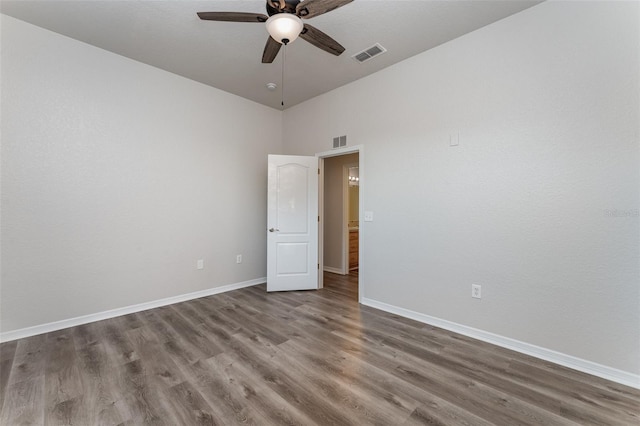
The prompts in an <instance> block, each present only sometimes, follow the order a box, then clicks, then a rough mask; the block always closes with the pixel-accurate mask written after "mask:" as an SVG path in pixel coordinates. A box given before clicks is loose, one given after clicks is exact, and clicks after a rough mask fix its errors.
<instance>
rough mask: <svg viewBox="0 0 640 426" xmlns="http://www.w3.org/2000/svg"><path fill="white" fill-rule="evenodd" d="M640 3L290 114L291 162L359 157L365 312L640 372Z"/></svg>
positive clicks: (457, 56) (445, 57)
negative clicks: (370, 307) (340, 141)
mask: <svg viewBox="0 0 640 426" xmlns="http://www.w3.org/2000/svg"><path fill="white" fill-rule="evenodd" d="M639 7H640V5H639V4H638V3H637V2H545V3H542V4H540V5H538V6H535V7H533V8H531V9H527V10H525V11H523V12H521V13H519V14H516V15H514V16H512V17H509V18H507V19H504V20H502V21H499V22H497V23H495V24H492V25H489V26H487V27H484V28H482V29H480V30H478V31H475V32H473V33H471V34H468V35H466V36H463V37H461V38H458V39H456V40H453V41H451V42H449V43H446V44H444V45H441V46H439V47H437V48H435V49H433V50H430V51H428V52H425V53H423V54H420V55H417V56H415V57H413V58H411V59H409V60H406V61H404V62H402V63H399V64H396V65H395V66H392V67H389V68H387V69H385V70H383V71H381V72H378V73H376V74H373V75H371V76H369V77H367V78H364V79H361V80H359V81H356V82H354V83H351V84H349V85H346V86H343V87H341V88H339V89H336V90H334V91H332V92H329V93H327V94H325V95H323V96H320V97H317V98H314V99H312V100H309V101H307V102H305V103H303V104H300V105H298V106H296V107H293V108H290V109H288V110H286V111H285V113H284V114H285V120H284V123H286V124H285V128H284V130H283V131H284V142H285V150H286V151H287V152H288V153H291V154H313V153H316V152H322V151H326V150H328V149H330V143H331V136H332V135H335V134H347V135H348V140H349V143H350V144H351V145H355V144H363V145H364V146H365V150H364V155H363V158H361V160H362V161H363V164H364V168H365V170H366V176H365V177H364V179H365V181H364V184H363V186H361V191H363V193H362V197H363V205H361V207H360V208H361V210H369V211H373V212H374V221H373V222H365V223H361V224H360V225H361V228H360V229H361V241H362V245H363V248H362V251H361V253H362V257H361V259H360V278H361V280H362V282H363V285H364V289H363V293H364V294H363V296H364V297H365V298H368V299H371V300H375V301H379V302H383V303H386V304H389V305H392V306H395V307H400V308H404V309H408V310H411V311H414V312H418V313H422V314H425V315H430V316H433V317H436V318H440V319H444V320H447V321H451V322H454V323H456V324H461V325H464V326H467V327H473V328H475V329H479V330H483V331H487V332H491V333H495V334H497V335H500V336H505V337H509V338H512V339H516V340H517V341H520V342H526V343H528V344H531V345H537V346H539V347H542V348H547V349H551V350H554V351H558V352H560V353H563V354H567V355H572V356H575V357H578V358H580V359H583V360H588V361H592V362H595V363H599V364H601V365H605V366H609V367H612V368H614V369H619V370H624V371H626V372H631V373H634V374H638V373H639V372H640V333H638V329H639V327H640V293H639V287H640V286H639V283H640V273H639V262H638V259H639V258H640V253H639V244H638V236H639V235H640V226H639V218H638V213H637V212H638V208H639V194H640V191H639V182H640V167H638V165H639V161H638V160H639V140H640V135H639V130H638V117H639V116H640V115H639V112H640V108H639V99H638V93H639V92H640V86H639V81H638V80H639V79H638V75H640V68H639V56H638V52H639V49H638V47H639V45H638V44H639V40H640V39H639V31H638V16H639ZM309 129H313V131H311V132H310V131H309ZM458 133H459V135H460V144H459V146H455V147H452V146H449V140H450V136H451V135H457V134H458ZM301 141H304V143H301ZM361 155H362V154H361ZM471 284H481V285H482V291H483V298H482V299H481V300H477V299H472V298H471Z"/></svg>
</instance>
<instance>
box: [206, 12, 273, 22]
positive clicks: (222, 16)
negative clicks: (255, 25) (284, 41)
mask: <svg viewBox="0 0 640 426" xmlns="http://www.w3.org/2000/svg"><path fill="white" fill-rule="evenodd" d="M198 17H200V19H202V20H204V21H228V22H267V19H269V17H268V16H267V15H263V14H262V13H247V12H198Z"/></svg>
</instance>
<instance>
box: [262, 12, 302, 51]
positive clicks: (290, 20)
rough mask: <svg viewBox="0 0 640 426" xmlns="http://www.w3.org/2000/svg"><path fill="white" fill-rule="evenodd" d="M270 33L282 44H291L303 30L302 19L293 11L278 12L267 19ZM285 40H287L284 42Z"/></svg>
mask: <svg viewBox="0 0 640 426" xmlns="http://www.w3.org/2000/svg"><path fill="white" fill-rule="evenodd" d="M266 25H267V31H268V32H269V35H271V37H272V38H273V39H274V40H275V41H277V42H278V43H281V44H283V43H284V44H289V43H291V42H293V41H294V40H295V39H297V38H298V36H299V35H300V33H301V32H302V27H303V23H302V19H300V18H298V17H297V16H296V15H293V14H291V13H278V14H276V15H273V16H271V17H270V18H269V19H267V23H266ZM284 40H287V41H286V42H284Z"/></svg>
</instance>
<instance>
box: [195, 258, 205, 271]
mask: <svg viewBox="0 0 640 426" xmlns="http://www.w3.org/2000/svg"><path fill="white" fill-rule="evenodd" d="M196 268H198V269H204V260H203V259H199V260H198V261H197V262H196Z"/></svg>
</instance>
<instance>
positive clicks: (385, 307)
mask: <svg viewBox="0 0 640 426" xmlns="http://www.w3.org/2000/svg"><path fill="white" fill-rule="evenodd" d="M361 303H362V304H363V305H365V306H369V307H372V308H376V309H380V310H381V311H385V312H389V313H392V314H396V315H400V316H402V317H405V318H409V319H412V320H416V321H419V322H422V323H425V324H429V325H432V326H434V327H439V328H442V329H445V330H449V331H453V332H455V333H459V334H462V335H464V336H468V337H471V338H474V339H478V340H482V341H484V342H487V343H492V344H494V345H497V346H501V347H503V348H506V349H511V350H513V351H516V352H520V353H522V354H525V355H530V356H533V357H535V358H539V359H542V360H545V361H549V362H553V363H555V364H558V365H562V366H564V367H568V368H572V369H574V370H578V371H581V372H583V373H587V374H591V375H593V376H597V377H601V378H603V379H607V380H610V381H612V382H616V383H620V384H622V385H625V386H630V387H633V388H636V389H640V375H637V374H633V373H629V372H627V371H622V370H618V369H616V368H613V367H608V366H606V365H602V364H598V363H595V362H592V361H587V360H585V359H581V358H577V357H574V356H572V355H567V354H563V353H561V352H556V351H553V350H551V349H546V348H542V347H540V346H536V345H532V344H530V343H525V342H521V341H519V340H515V339H511V338H509V337H504V336H500V335H498V334H493V333H489V332H487V331H483V330H479V329H476V328H473V327H468V326H466V325H462V324H457V323H455V322H451V321H447V320H444V319H440V318H436V317H432V316H430V315H425V314H421V313H419V312H415V311H411V310H409V309H404V308H400V307H397V306H394V305H389V304H387V303H384V302H379V301H377V300H373V299H369V298H366V297H363V298H362V300H361Z"/></svg>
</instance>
